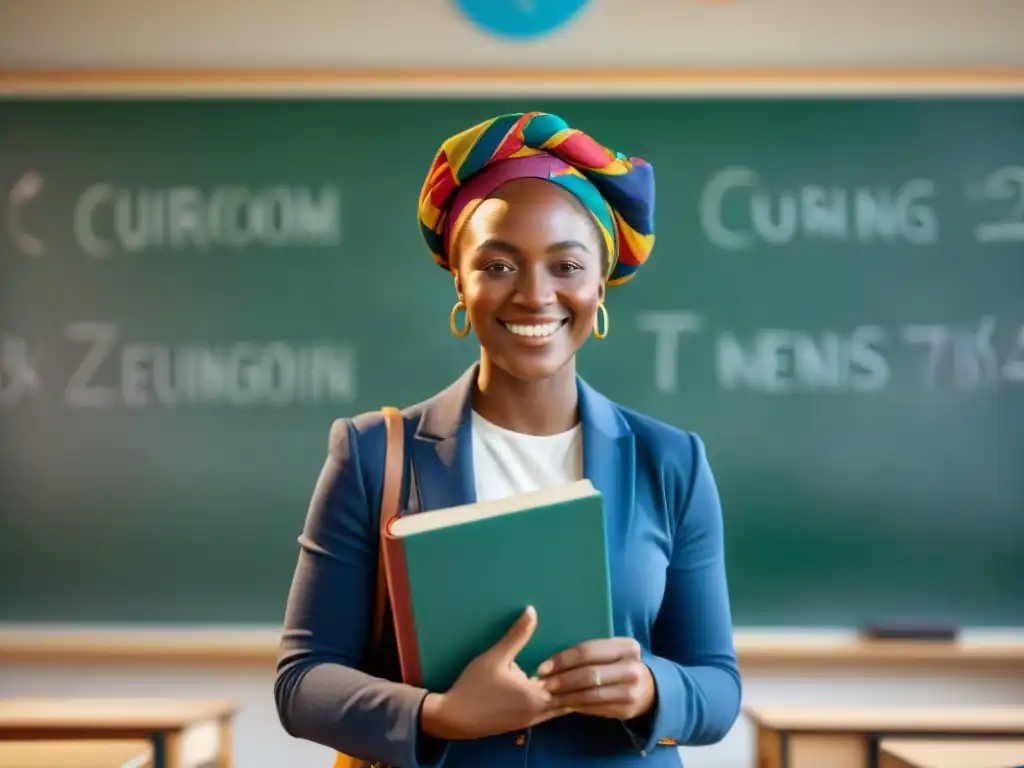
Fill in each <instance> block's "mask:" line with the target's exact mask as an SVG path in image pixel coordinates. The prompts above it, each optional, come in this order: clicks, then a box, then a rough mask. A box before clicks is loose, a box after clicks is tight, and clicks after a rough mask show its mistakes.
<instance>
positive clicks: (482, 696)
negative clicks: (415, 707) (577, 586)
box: [420, 607, 568, 739]
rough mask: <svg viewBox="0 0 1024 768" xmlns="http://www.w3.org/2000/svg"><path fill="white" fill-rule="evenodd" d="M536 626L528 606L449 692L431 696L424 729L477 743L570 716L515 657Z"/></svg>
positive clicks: (441, 736) (425, 707) (422, 722)
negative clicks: (481, 739)
mask: <svg viewBox="0 0 1024 768" xmlns="http://www.w3.org/2000/svg"><path fill="white" fill-rule="evenodd" d="M536 628H537V612H536V611H535V610H534V609H533V608H532V607H531V608H527V609H526V611H524V612H523V614H522V616H520V617H519V618H518V619H517V620H516V622H515V624H513V625H512V627H511V629H509V631H508V633H507V634H506V635H505V636H504V637H503V638H502V639H501V640H499V641H498V642H497V643H496V644H495V645H494V646H492V647H491V648H490V649H489V650H487V651H485V652H484V653H482V654H481V655H480V656H477V657H476V658H475V659H474V660H473V661H471V662H470V663H469V664H468V665H467V666H466V668H465V669H464V670H463V671H462V674H461V675H459V678H458V680H456V681H455V684H454V685H452V687H451V688H450V689H449V690H448V691H447V693H443V694H437V693H429V694H427V697H426V699H425V700H424V702H423V711H422V714H421V716H420V727H421V728H422V729H423V731H424V733H426V734H428V735H430V736H433V737H435V738H438V739H479V738H482V737H484V736H493V735H495V734H498V733H507V732H509V731H515V730H520V729H523V728H529V727H531V726H533V725H536V724H537V723H542V722H544V721H545V720H550V719H551V718H553V717H558V716H559V715H562V714H566V713H567V712H568V710H567V709H565V708H560V707H553V706H552V703H551V702H552V696H551V694H550V693H548V691H547V690H545V688H544V685H543V683H542V682H541V681H540V680H537V679H536V678H533V679H531V678H529V677H527V676H526V673H525V672H523V670H522V669H520V667H519V665H517V664H516V655H517V654H518V653H519V652H520V651H521V650H522V649H523V648H524V647H525V646H526V644H527V643H528V642H529V640H530V638H531V637H532V636H533V633H534V630H536Z"/></svg>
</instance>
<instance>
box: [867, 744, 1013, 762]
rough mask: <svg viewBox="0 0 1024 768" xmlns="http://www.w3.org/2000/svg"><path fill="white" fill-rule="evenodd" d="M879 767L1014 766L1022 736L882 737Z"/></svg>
mask: <svg viewBox="0 0 1024 768" xmlns="http://www.w3.org/2000/svg"><path fill="white" fill-rule="evenodd" d="M878 766H879V768H1018V766H1024V740H1022V739H984V740H977V741H974V740H970V739H966V740H965V739H953V740H950V739H932V740H925V739H884V740H883V741H882V746H881V752H880V753H879V763H878Z"/></svg>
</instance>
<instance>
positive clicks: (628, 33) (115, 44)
mask: <svg viewBox="0 0 1024 768" xmlns="http://www.w3.org/2000/svg"><path fill="white" fill-rule="evenodd" d="M1022 36H1024V3H1021V2H1019V1H1018V0H971V2H957V1H956V0H903V1H902V2H900V3H893V2H892V0H860V1H859V2H852V1H850V2H833V1H829V2H813V3H812V2H808V0H757V2H754V1H753V0H735V1H733V2H721V1H719V2H713V1H712V0H704V1H703V2H702V1H701V0H644V2H636V0H599V1H598V0H595V2H593V3H592V4H591V7H590V8H589V9H588V10H587V11H585V12H584V14H583V15H582V16H581V17H580V18H579V19H578V20H577V21H576V22H575V23H573V24H571V25H570V26H569V27H568V28H567V29H565V30H564V31H562V32H560V33H558V34H556V35H554V36H552V37H551V38H548V39H546V40H543V41H541V42H537V43H526V44H515V43H508V42H501V41H496V40H494V39H493V38H490V37H488V36H486V35H484V34H482V33H480V32H479V31H478V30H476V29H474V28H473V27H472V26H471V25H469V24H468V23H466V22H465V21H464V20H463V19H462V18H461V17H460V16H459V14H458V13H457V12H456V11H455V10H454V8H453V5H452V3H451V2H450V0H393V1H392V2H381V3H366V2H361V1H358V0H291V1H290V2H288V3H273V2H269V1H268V0H150V1H149V2H146V3H138V2H132V1H131V0H90V1H89V2H78V3H68V2H59V0H34V2H21V3H16V2H13V1H8V2H0V67H10V68H15V67H17V68H23V67H32V68H64V67H70V68H75V67H101V68H149V67H197V68H203V67H250V68H255V67H294V66H299V67H323V66H338V67H380V66H391V67H432V68H442V67H472V68H500V67H505V68H511V67H522V66H529V67H534V68H569V67H587V66H591V67H614V66H618V65H622V66H633V67H662V68H666V67H719V68H756V67H764V66H777V67H795V66H807V67H820V68H825V67H882V68H887V67H888V68H892V67H940V68H949V67H967V66H975V67H977V66H1011V65H1012V66H1022V65H1024V46H1022V45H1021V44H1020V41H1021V39H1022ZM1022 683H1024V674H1022V668H1021V665H1020V664H1016V665H1011V667H1010V668H1001V667H997V666H993V667H987V668H985V669H984V670H975V669H965V668H959V669H956V670H952V669H950V668H949V667H947V666H944V665H938V666H934V667H930V666H924V665H910V666H907V667H900V666H895V667H894V666H892V665H886V666H870V665H869V666H860V667H850V666H848V665H844V666H843V667H841V668H840V667H829V666H818V667H808V666H805V665H796V666H790V667H768V668H757V669H752V670H746V671H745V686H746V687H745V703H747V704H757V703H767V702H773V703H794V704H810V705H824V704H829V703H839V704H847V705H858V704H862V705H870V704H872V703H886V704H899V703H908V704H942V703H950V704H952V703H957V704H964V703H1010V702H1017V703H1020V702H1021V701H1022V699H1024V696H1022V693H1021V691H1024V685H1022ZM272 685H273V671H272V669H270V668H262V667H261V668H252V667H243V666H239V667H238V668H233V667H232V665H231V664H230V663H225V664H221V665H219V666H217V667H210V666H208V665H201V666H200V665H197V666H195V667H190V666H182V665H176V666H171V667H169V666H150V665H145V664H143V663H140V664H132V665H126V664H123V663H115V664H102V663H90V664H82V665H74V664H62V665H60V666H46V665H41V666H40V665H31V664H24V663H21V662H13V661H10V660H8V661H5V660H4V659H3V656H2V654H0V689H2V691H3V693H4V695H58V696H60V695H104V694H109V695H129V694H132V695H175V694H181V695H188V696H211V697H234V698H236V699H238V700H239V701H240V702H241V704H242V712H241V714H240V716H239V718H238V721H237V727H236V732H235V734H236V755H237V765H238V766H239V767H240V768H279V767H282V768H283V767H284V766H299V765H301V766H323V768H328V766H329V765H330V761H331V755H330V753H329V752H328V751H327V750H324V749H322V748H319V747H316V746H314V745H310V744H306V743H302V742H297V741H295V740H292V739H291V738H289V737H288V736H287V735H286V734H284V732H283V731H282V730H281V728H280V726H279V725H278V722H277V718H276V713H275V712H274V708H273V697H272ZM751 747H752V734H751V732H750V730H749V728H748V726H747V724H746V723H743V722H741V723H740V724H738V725H737V727H736V728H735V729H734V731H733V732H732V733H731V734H730V735H729V736H728V737H727V739H726V740H725V741H724V742H723V743H721V744H719V745H716V746H714V747H709V748H702V749H696V750H686V751H685V754H686V755H687V762H686V764H687V766H688V768H741V767H742V768H749V766H751V765H752V764H753V758H752V754H751Z"/></svg>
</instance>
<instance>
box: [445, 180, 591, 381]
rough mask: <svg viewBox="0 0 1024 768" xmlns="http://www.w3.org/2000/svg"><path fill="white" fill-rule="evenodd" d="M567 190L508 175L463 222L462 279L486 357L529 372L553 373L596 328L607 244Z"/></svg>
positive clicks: (530, 376) (521, 374) (534, 375)
mask: <svg viewBox="0 0 1024 768" xmlns="http://www.w3.org/2000/svg"><path fill="white" fill-rule="evenodd" d="M599 238H600V235H599V233H598V230H597V226H596V225H595V224H594V222H593V220H592V219H591V218H590V215H589V214H588V213H587V212H586V211H585V210H584V209H583V206H582V205H581V204H580V203H579V202H578V201H577V200H576V198H574V197H573V196H572V195H571V193H569V192H567V191H566V190H564V189H562V188H561V187H558V186H556V185H555V184H552V183H551V182H548V181H544V180H543V179H518V180H515V181H511V182H508V183H506V184H504V185H502V187H501V188H500V189H499V190H498V191H497V192H496V193H495V194H494V195H493V196H492V197H490V198H488V199H487V200H485V201H484V202H483V203H481V204H480V205H479V206H478V207H477V209H476V210H475V211H474V212H473V213H472V215H471V216H470V218H469V220H468V221H467V222H466V224H465V225H463V229H462V231H461V233H460V235H459V247H458V253H457V254H456V258H457V259H458V269H457V270H456V274H455V277H456V288H457V289H461V291H462V293H463V300H464V301H465V302H466V312H467V313H468V315H469V319H470V323H471V324H472V327H473V330H474V331H475V333H476V336H477V339H479V341H480V345H481V346H482V347H483V348H484V350H486V352H487V355H488V357H489V358H490V360H491V361H492V362H493V363H494V364H496V365H498V366H499V367H500V368H502V369H503V370H504V371H505V372H507V373H508V374H510V375H512V376H514V377H516V378H518V379H523V380H538V379H544V378H547V377H549V376H552V375H553V374H554V373H556V372H557V371H559V370H560V369H561V368H562V367H563V366H565V364H566V363H568V362H569V361H570V360H572V358H573V356H574V355H575V354H576V351H577V350H578V349H579V348H580V347H581V346H582V345H583V343H584V342H585V341H586V340H587V337H588V336H589V335H590V333H591V331H592V330H593V328H594V316H595V314H596V312H597V306H598V304H599V303H600V302H601V301H602V300H603V298H604V279H603V264H602V262H603V244H602V242H601V240H600V239H599Z"/></svg>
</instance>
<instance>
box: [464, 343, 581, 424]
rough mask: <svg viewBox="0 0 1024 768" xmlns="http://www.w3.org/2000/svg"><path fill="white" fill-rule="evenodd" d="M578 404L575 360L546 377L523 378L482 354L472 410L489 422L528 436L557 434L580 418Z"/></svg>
mask: <svg viewBox="0 0 1024 768" xmlns="http://www.w3.org/2000/svg"><path fill="white" fill-rule="evenodd" d="M578 404H579V393H578V392H577V390H576V363H575V361H574V360H570V361H569V362H568V363H567V364H566V365H565V366H564V367H563V368H562V369H561V370H559V371H558V372H557V373H555V374H554V375H553V376H550V377H549V378H546V379H541V380H539V381H524V380H522V379H517V378H515V377H513V376H510V375H509V374H508V373H506V372H505V371H503V370H502V369H501V368H499V367H498V366H496V365H494V364H493V363H492V362H491V361H490V360H489V359H488V357H487V354H486V353H484V354H482V355H481V358H480V372H479V375H478V377H477V382H476V389H475V390H474V392H473V410H475V411H476V412H477V413H479V414H480V415H481V416H483V417H484V418H485V419H487V420H488V421H490V422H491V423H493V424H497V425H498V426H499V427H504V428H505V429H508V430H511V431H513V432H520V433H523V434H527V435H556V434H558V433H559V432H565V431H566V430H569V429H572V427H574V426H575V425H576V423H577V422H578V421H579V414H578Z"/></svg>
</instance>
